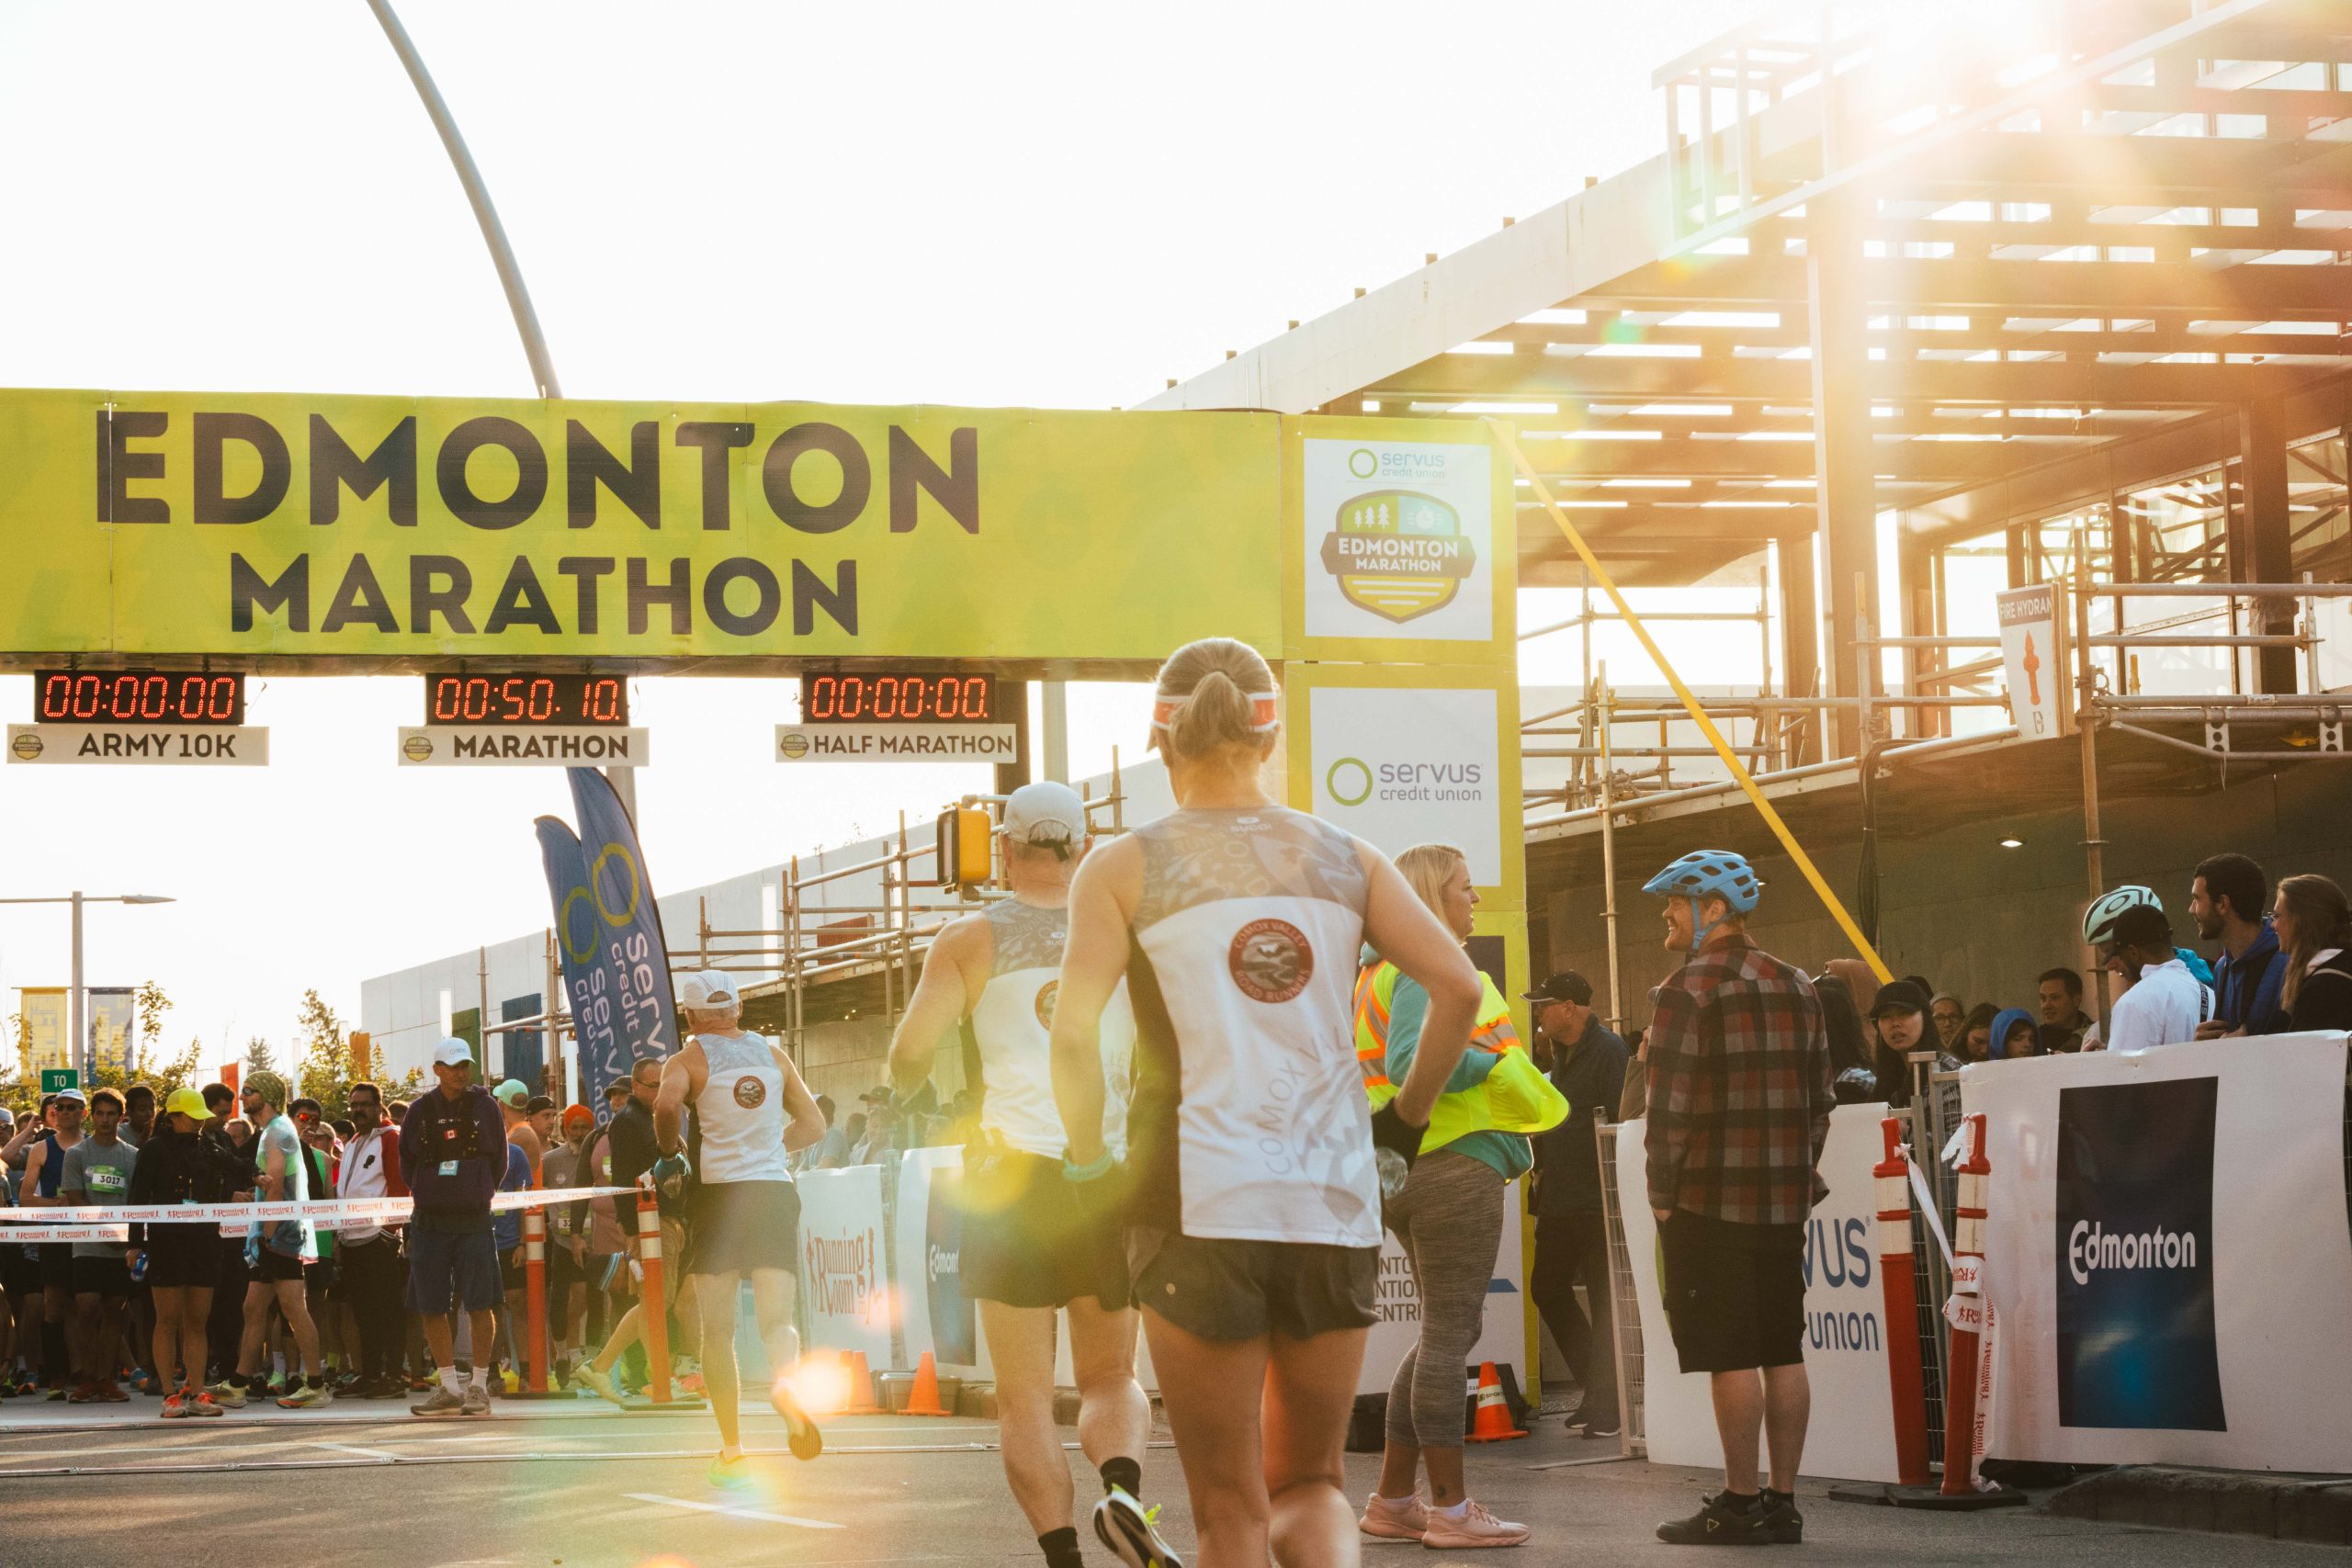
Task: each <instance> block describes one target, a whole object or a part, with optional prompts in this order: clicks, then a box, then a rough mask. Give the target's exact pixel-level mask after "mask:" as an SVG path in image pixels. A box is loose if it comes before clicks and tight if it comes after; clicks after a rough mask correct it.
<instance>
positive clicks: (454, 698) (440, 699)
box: [433, 675, 458, 722]
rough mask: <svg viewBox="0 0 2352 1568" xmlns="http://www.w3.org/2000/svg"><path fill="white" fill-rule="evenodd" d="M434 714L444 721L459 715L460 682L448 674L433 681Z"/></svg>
mask: <svg viewBox="0 0 2352 1568" xmlns="http://www.w3.org/2000/svg"><path fill="white" fill-rule="evenodd" d="M433 716H434V717H435V718H436V719H439V720H442V721H444V722H447V720H449V719H453V718H455V717H457V716H458V682H456V681H454V680H452V679H450V678H449V677H448V676H447V675H444V676H442V677H441V678H440V679H439V680H437V681H435V682H433Z"/></svg>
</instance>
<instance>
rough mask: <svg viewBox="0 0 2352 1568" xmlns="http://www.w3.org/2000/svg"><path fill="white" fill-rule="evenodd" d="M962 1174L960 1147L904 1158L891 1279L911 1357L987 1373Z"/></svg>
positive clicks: (942, 1366)
mask: <svg viewBox="0 0 2352 1568" xmlns="http://www.w3.org/2000/svg"><path fill="white" fill-rule="evenodd" d="M963 1180H964V1151H963V1149H962V1148H961V1147H959V1146H949V1147H945V1148H931V1149H909V1150H907V1151H906V1153H905V1154H903V1155H901V1156H899V1235H898V1245H897V1247H895V1248H894V1249H893V1254H894V1255H893V1257H892V1258H891V1269H890V1273H891V1280H892V1284H893V1287H894V1288H895V1289H896V1290H897V1292H898V1293H899V1303H900V1307H901V1313H900V1317H899V1322H900V1324H901V1325H902V1326H903V1327H904V1329H905V1334H906V1347H907V1359H908V1360H910V1361H921V1360H922V1355H923V1352H924V1351H926V1350H928V1351H930V1352H931V1354H932V1356H933V1359H935V1360H936V1361H937V1363H938V1366H939V1369H940V1370H941V1371H956V1372H959V1373H963V1374H965V1375H967V1376H972V1377H980V1378H985V1377H988V1376H989V1375H990V1373H989V1369H988V1367H987V1365H986V1363H985V1362H984V1361H983V1359H982V1358H983V1357H984V1356H986V1354H987V1351H986V1349H985V1348H983V1347H982V1345H981V1344H980V1329H979V1321H978V1314H977V1313H976V1312H975V1311H974V1310H973V1306H972V1303H970V1302H969V1301H967V1300H966V1299H965V1296H964V1288H963V1287H964V1277H963V1249H964V1224H963V1208H962V1205H961V1204H960V1202H959V1201H958V1199H959V1198H960V1197H961V1195H962V1190H963Z"/></svg>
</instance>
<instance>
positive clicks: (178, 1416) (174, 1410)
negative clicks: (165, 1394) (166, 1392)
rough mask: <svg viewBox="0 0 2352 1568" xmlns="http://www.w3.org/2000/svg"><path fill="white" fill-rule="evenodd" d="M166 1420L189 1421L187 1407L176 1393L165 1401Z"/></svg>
mask: <svg viewBox="0 0 2352 1568" xmlns="http://www.w3.org/2000/svg"><path fill="white" fill-rule="evenodd" d="M164 1420H166V1421H185V1420H187V1405H185V1404H181V1403H180V1396H179V1395H178V1394H176V1393H175V1394H173V1395H171V1396H170V1397H169V1398H167V1399H165V1400H164Z"/></svg>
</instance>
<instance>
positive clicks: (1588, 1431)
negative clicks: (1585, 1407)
mask: <svg viewBox="0 0 2352 1568" xmlns="http://www.w3.org/2000/svg"><path fill="white" fill-rule="evenodd" d="M1624 1429H1625V1423H1624V1419H1623V1417H1622V1416H1619V1415H1618V1414H1617V1413H1616V1412H1615V1411H1613V1410H1611V1411H1610V1412H1608V1413H1607V1414H1606V1415H1601V1416H1594V1417H1593V1418H1592V1419H1591V1420H1589V1421H1587V1422H1584V1423H1583V1424H1582V1425H1580V1426H1578V1427H1577V1431H1578V1432H1580V1433H1581V1434H1583V1435H1584V1436H1585V1437H1588V1438H1613V1437H1616V1436H1617V1435H1618V1434H1619V1433H1621V1432H1623V1430H1624Z"/></svg>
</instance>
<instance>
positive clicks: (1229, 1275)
mask: <svg viewBox="0 0 2352 1568" xmlns="http://www.w3.org/2000/svg"><path fill="white" fill-rule="evenodd" d="M1127 1262H1128V1264H1129V1267H1130V1269H1132V1271H1133V1274H1134V1278H1135V1297H1136V1305H1137V1306H1142V1307H1148V1308H1150V1309H1151V1310H1152V1311H1153V1312H1156V1313H1158V1314H1159V1315H1160V1316H1162V1317H1164V1318H1166V1319H1167V1320H1168V1321H1169V1322H1170V1323H1172V1324H1174V1325H1176V1326H1177V1327H1179V1328H1181V1329H1183V1330H1184V1331H1185V1332H1186V1333H1188V1334H1196V1335H1198V1336H1200V1337H1202V1338H1204V1339H1215V1340H1219V1341H1223V1342H1227V1343H1230V1342H1232V1341H1235V1340H1241V1339H1256V1338H1259V1337H1261V1336H1263V1335H1266V1334H1269V1333H1273V1334H1279V1335H1281V1336H1283V1337H1284V1338H1285V1339H1311V1338H1313V1337H1315V1336H1317V1335H1318V1334H1329V1333H1331V1332H1332V1331H1334V1330H1336V1329H1341V1328H1370V1327H1371V1326H1372V1325H1374V1323H1376V1322H1378V1321H1379V1319H1380V1312H1379V1288H1380V1248H1378V1247H1328V1246H1321V1245H1317V1244H1316V1243H1313V1242H1294V1241H1237V1240H1232V1239H1229V1238H1222V1237H1198V1236H1189V1235H1176V1234H1173V1233H1170V1232H1168V1231H1159V1230H1152V1229H1149V1228H1147V1227H1141V1226H1138V1227H1136V1228H1133V1229H1130V1230H1129V1231H1128V1232H1127Z"/></svg>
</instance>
